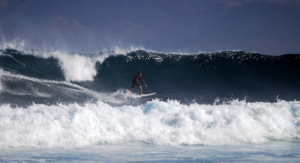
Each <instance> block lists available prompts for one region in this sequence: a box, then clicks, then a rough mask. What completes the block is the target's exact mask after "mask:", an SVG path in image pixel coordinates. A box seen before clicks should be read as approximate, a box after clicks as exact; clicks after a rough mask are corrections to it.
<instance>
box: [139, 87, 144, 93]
mask: <svg viewBox="0 0 300 163" xmlns="http://www.w3.org/2000/svg"><path fill="white" fill-rule="evenodd" d="M139 87H140V93H141V95H143V89H142V86H139Z"/></svg>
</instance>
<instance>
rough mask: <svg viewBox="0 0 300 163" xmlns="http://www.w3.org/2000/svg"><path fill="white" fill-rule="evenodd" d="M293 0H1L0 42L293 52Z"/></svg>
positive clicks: (299, 13) (87, 48)
mask: <svg viewBox="0 0 300 163" xmlns="http://www.w3.org/2000/svg"><path fill="white" fill-rule="evenodd" d="M299 29H300V0H0V42H1V43H2V44H3V43H9V42H22V43H25V44H26V46H28V48H34V49H57V50H61V49H64V50H69V51H73V52H96V51H107V50H113V49H114V48H116V47H120V48H130V47H136V48H144V49H149V50H154V51H159V52H186V53H199V52H216V51H223V50H243V51H247V52H258V53H261V54H266V55H282V54H287V53H298V54H299V53H300V30H299Z"/></svg>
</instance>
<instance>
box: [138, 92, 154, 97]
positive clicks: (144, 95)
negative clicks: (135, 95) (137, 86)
mask: <svg viewBox="0 0 300 163" xmlns="http://www.w3.org/2000/svg"><path fill="white" fill-rule="evenodd" d="M155 94H156V92H154V93H148V94H143V95H139V96H140V97H147V96H152V95H155Z"/></svg>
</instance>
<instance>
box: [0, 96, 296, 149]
mask: <svg viewBox="0 0 300 163" xmlns="http://www.w3.org/2000/svg"><path fill="white" fill-rule="evenodd" d="M0 109H1V113H0V117H1V118H0V129H1V130H0V132H1V134H0V148H10V147H38V148H77V147H84V146H89V145H95V144H99V143H108V144H116V143H125V142H146V143H151V144H159V145H236V144H252V143H264V142H268V141H271V140H273V139H278V140H290V139H293V138H299V137H300V125H299V124H300V103H299V102H298V101H294V102H286V101H278V102H277V103H263V102H255V103H246V102H245V101H232V102H231V103H230V104H227V105H200V104H197V103H194V104H190V105H185V104H180V103H179V102H178V101H166V102H163V101H159V100H152V101H149V102H147V103H145V104H144V105H140V106H131V105H124V106H120V107H112V106H110V105H108V104H106V103H103V102H101V101H99V102H98V103H86V104H85V105H84V106H82V105H78V104H68V105H63V104H59V105H51V106H47V105H43V104H33V105H32V106H30V107H28V108H27V109H23V108H16V109H12V108H11V107H10V106H9V105H2V106H1V107H0Z"/></svg>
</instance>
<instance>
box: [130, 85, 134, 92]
mask: <svg viewBox="0 0 300 163" xmlns="http://www.w3.org/2000/svg"><path fill="white" fill-rule="evenodd" d="M133 91H134V84H132V85H131V93H133Z"/></svg>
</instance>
